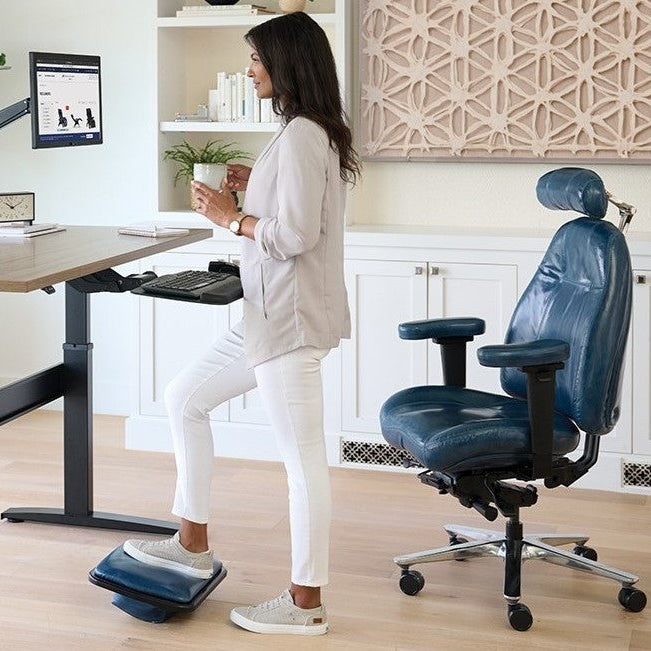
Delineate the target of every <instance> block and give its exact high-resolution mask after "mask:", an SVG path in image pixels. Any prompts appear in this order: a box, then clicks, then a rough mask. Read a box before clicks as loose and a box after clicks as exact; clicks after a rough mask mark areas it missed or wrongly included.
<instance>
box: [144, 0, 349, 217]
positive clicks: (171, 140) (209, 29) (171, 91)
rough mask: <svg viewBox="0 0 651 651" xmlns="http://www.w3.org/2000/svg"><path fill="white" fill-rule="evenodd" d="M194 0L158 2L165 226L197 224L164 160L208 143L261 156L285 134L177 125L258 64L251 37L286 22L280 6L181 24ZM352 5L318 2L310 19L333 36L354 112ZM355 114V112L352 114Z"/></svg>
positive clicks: (268, 128) (270, 127)
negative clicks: (188, 220)
mask: <svg viewBox="0 0 651 651" xmlns="http://www.w3.org/2000/svg"><path fill="white" fill-rule="evenodd" d="M186 4H188V2H187V0H155V16H156V19H155V20H156V23H155V24H156V52H155V57H154V58H155V61H156V79H157V99H156V118H157V122H156V124H157V127H158V147H157V149H156V160H155V162H154V164H155V167H156V169H157V170H158V184H157V187H158V189H157V197H156V207H157V209H158V211H159V212H160V213H162V214H161V218H163V219H173V220H179V219H183V218H184V217H190V215H191V213H189V212H188V210H189V209H188V205H189V199H188V189H187V186H186V185H185V184H184V183H179V184H177V186H176V187H175V186H174V183H173V178H174V174H175V173H176V170H177V167H176V166H175V165H174V164H173V163H171V162H169V161H163V158H162V157H163V152H164V151H165V150H166V149H168V148H170V147H171V146H173V145H175V144H179V143H181V142H182V141H183V140H187V141H188V142H189V143H190V144H192V145H194V146H202V145H204V144H205V143H206V142H207V141H208V140H215V139H218V140H222V141H224V142H229V143H230V142H233V143H235V144H236V146H237V148H238V149H243V150H245V151H249V152H251V154H252V155H253V156H256V155H257V154H258V153H259V152H260V151H261V150H262V149H263V147H264V146H265V144H266V143H267V142H268V140H269V138H270V135H271V134H272V133H273V132H274V131H276V130H277V128H278V124H277V123H246V122H209V121H206V122H175V121H174V117H175V115H176V114H177V113H195V111H196V109H197V105H199V104H206V105H207V104H208V91H209V90H210V89H213V88H215V87H216V78H217V73H218V72H221V71H224V72H229V73H234V72H243V71H244V70H245V69H246V68H247V66H248V64H249V61H250V57H249V55H250V48H249V46H248V45H247V44H246V42H245V41H244V35H245V34H246V32H247V31H249V30H250V29H251V28H252V27H254V26H255V25H257V24H260V23H261V22H264V21H266V20H270V19H272V18H274V17H276V16H277V15H280V11H279V9H278V3H277V2H276V1H275V0H267V1H266V2H265V3H263V4H265V5H266V6H267V7H269V8H270V9H272V10H275V11H277V12H278V13H277V14H270V15H258V16H225V17H197V18H177V17H176V11H177V10H178V9H181V7H182V6H183V5H186ZM350 10H351V3H350V0H314V1H313V2H309V3H308V7H307V11H308V12H309V13H310V15H311V16H312V17H313V18H314V20H316V21H317V22H318V23H319V24H320V25H321V26H322V27H323V29H324V31H325V32H326V35H327V36H328V38H329V40H330V43H331V46H332V50H333V54H334V57H335V62H336V64H337V71H338V75H339V83H340V86H341V88H342V94H343V99H344V103H345V104H346V106H347V107H349V106H350V103H349V100H350V79H349V76H350V75H349V68H350V65H349V64H350V45H349V44H350V20H349V14H350ZM348 110H349V112H350V109H348Z"/></svg>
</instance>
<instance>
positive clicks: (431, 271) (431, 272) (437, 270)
mask: <svg viewBox="0 0 651 651" xmlns="http://www.w3.org/2000/svg"><path fill="white" fill-rule="evenodd" d="M440 272H441V270H440V268H439V267H430V268H429V275H430V276H438V275H439V273H440Z"/></svg>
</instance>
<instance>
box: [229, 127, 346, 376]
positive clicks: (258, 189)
mask: <svg viewBox="0 0 651 651" xmlns="http://www.w3.org/2000/svg"><path fill="white" fill-rule="evenodd" d="M345 198H346V188H345V183H344V182H342V180H341V178H340V176H339V156H338V155H337V153H336V152H335V151H334V150H333V149H332V148H331V147H330V146H329V143H328V136H327V134H326V132H325V131H324V130H323V129H322V128H321V127H320V126H319V125H317V124H316V123H315V122H312V121H311V120H308V119H307V118H302V117H298V118H294V119H293V120H291V122H290V123H289V124H288V125H286V126H285V127H284V128H281V130H280V131H279V132H278V133H277V134H276V135H275V136H274V137H273V138H272V140H271V141H270V142H269V144H268V145H267V147H266V148H265V149H264V150H263V152H262V153H261V154H260V156H259V157H258V159H257V160H256V162H255V165H254V166H253V170H252V171H251V176H250V178H249V182H248V187H247V191H246V197H245V201H244V205H243V207H242V210H243V212H244V213H245V214H251V215H254V216H255V217H257V218H258V219H259V220H260V221H258V223H257V224H256V227H255V240H250V239H249V238H242V240H243V241H242V256H241V262H240V265H241V266H240V269H241V276H242V287H243V289H244V350H245V353H246V356H247V361H248V364H249V366H250V367H253V366H256V365H258V364H260V363H262V362H264V361H266V360H268V359H271V358H272V357H276V356H278V355H282V354H284V353H287V352H290V351H292V350H295V349H296V348H300V347H301V346H315V347H317V348H334V347H336V346H338V345H339V341H340V339H342V338H348V337H350V313H349V310H348V297H347V294H346V287H345V285H344V269H343V263H344V260H343V259H344V254H343V238H344V209H345Z"/></svg>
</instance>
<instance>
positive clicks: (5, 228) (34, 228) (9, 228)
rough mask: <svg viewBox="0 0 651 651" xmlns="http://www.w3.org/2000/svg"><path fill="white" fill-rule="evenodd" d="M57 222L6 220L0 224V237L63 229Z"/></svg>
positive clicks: (52, 231)
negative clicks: (42, 222) (37, 222)
mask: <svg viewBox="0 0 651 651" xmlns="http://www.w3.org/2000/svg"><path fill="white" fill-rule="evenodd" d="M64 230H65V227H63V226H60V225H59V224H33V223H32V224H29V223H28V224H26V223H25V222H8V223H2V224H0V237H36V236H37V235H47V234H48V233H58V232H59V231H64Z"/></svg>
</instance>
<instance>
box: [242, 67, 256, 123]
mask: <svg viewBox="0 0 651 651" xmlns="http://www.w3.org/2000/svg"><path fill="white" fill-rule="evenodd" d="M255 103H256V98H255V86H254V85H253V79H252V78H251V77H247V76H246V75H244V121H245V122H255Z"/></svg>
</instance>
